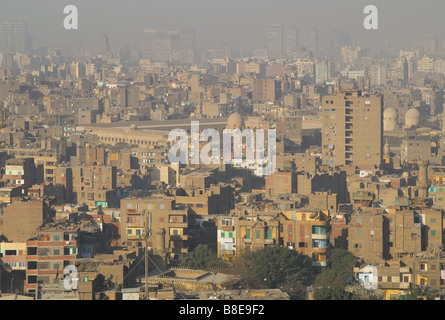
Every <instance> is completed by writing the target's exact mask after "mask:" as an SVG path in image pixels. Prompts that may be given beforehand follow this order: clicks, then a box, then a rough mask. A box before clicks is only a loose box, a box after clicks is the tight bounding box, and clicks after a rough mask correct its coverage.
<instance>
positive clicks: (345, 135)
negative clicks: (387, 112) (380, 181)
mask: <svg viewBox="0 0 445 320" xmlns="http://www.w3.org/2000/svg"><path fill="white" fill-rule="evenodd" d="M322 106H323V111H322V150H323V151H322V152H323V153H322V159H323V164H325V165H329V166H343V165H354V166H358V167H362V168H371V167H374V166H378V167H379V166H380V165H381V163H382V146H383V145H382V135H383V97H382V96H379V95H377V96H367V95H362V93H361V92H360V91H358V90H344V91H341V92H340V94H339V95H336V96H324V97H323V100H322Z"/></svg>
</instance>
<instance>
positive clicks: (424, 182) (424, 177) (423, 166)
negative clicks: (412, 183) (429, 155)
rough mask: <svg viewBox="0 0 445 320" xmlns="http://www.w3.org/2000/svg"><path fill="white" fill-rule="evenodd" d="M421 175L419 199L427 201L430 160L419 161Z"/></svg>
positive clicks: (418, 183) (418, 185)
mask: <svg viewBox="0 0 445 320" xmlns="http://www.w3.org/2000/svg"><path fill="white" fill-rule="evenodd" d="M417 164H418V165H419V174H418V175H417V190H418V194H419V198H422V199H426V197H427V196H428V171H427V168H428V160H419V161H418V162H417Z"/></svg>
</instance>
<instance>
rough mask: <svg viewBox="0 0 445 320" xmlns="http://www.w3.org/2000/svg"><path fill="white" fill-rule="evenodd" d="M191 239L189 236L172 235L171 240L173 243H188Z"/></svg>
mask: <svg viewBox="0 0 445 320" xmlns="http://www.w3.org/2000/svg"><path fill="white" fill-rule="evenodd" d="M188 239H189V235H188V234H174V235H170V240H173V241H187V240H188Z"/></svg>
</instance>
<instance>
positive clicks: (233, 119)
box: [226, 112, 244, 130]
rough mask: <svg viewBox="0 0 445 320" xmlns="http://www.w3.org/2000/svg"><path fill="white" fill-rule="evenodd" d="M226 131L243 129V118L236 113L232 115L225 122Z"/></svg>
mask: <svg viewBox="0 0 445 320" xmlns="http://www.w3.org/2000/svg"><path fill="white" fill-rule="evenodd" d="M226 128H227V129H230V130H234V129H240V130H241V129H243V128H244V119H243V117H242V116H241V115H240V114H239V113H238V112H235V113H232V114H231V115H230V117H229V119H228V120H227V126H226Z"/></svg>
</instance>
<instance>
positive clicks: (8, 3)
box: [0, 0, 445, 50]
mask: <svg viewBox="0 0 445 320" xmlns="http://www.w3.org/2000/svg"><path fill="white" fill-rule="evenodd" d="M68 4H73V5H76V6H77V7H78V9H79V30H71V31H67V30H65V29H64V28H63V19H64V14H63V8H64V6H65V5H68ZM368 4H373V5H375V6H377V8H378V9H379V30H373V31H367V30H365V29H364V28H363V19H364V17H365V16H366V15H365V14H363V8H364V7H365V6H366V5H368ZM443 12H445V2H444V1H442V0H424V1H421V2H419V1H414V0H404V1H402V0H391V1H387V0H373V1H369V0H366V1H363V0H336V1H332V0H330V1H329V0H311V1H309V0H274V1H272V0H236V1H235V0H224V1H216V0H168V1H166V0H148V1H143V0H126V1H116V0H94V1H87V0H69V1H66V2H62V1H60V0H39V1H35V0H18V1H17V0H15V1H14V0H3V1H2V10H1V12H0V21H8V20H23V21H26V22H27V23H28V27H29V28H28V30H29V32H30V33H31V34H32V36H33V38H34V46H35V47H37V46H38V45H63V46H68V45H70V44H72V43H75V42H83V43H84V44H85V45H87V46H88V45H89V46H91V48H92V49H96V41H97V39H98V37H99V36H100V35H101V34H103V33H105V34H107V35H108V36H109V38H110V44H111V47H112V48H116V47H119V46H120V45H121V44H123V43H125V42H130V43H134V42H135V41H138V40H139V39H140V37H141V34H142V31H143V30H144V29H151V28H155V29H156V28H161V27H165V26H167V27H168V26H170V27H171V28H172V29H193V30H194V31H195V34H196V47H197V49H198V50H202V49H205V48H208V47H213V46H215V45H216V42H217V40H219V39H227V40H229V41H230V43H231V45H232V47H234V48H236V49H239V48H243V49H245V50H252V49H255V48H256V47H257V46H258V45H259V44H260V43H262V44H265V40H266V37H265V35H266V29H267V25H268V24H269V23H279V24H281V25H283V26H284V27H287V26H289V27H291V26H295V27H296V28H298V29H300V30H305V29H311V28H317V29H319V31H320V43H321V49H323V48H327V47H328V45H329V39H327V37H328V36H329V35H330V33H331V31H334V30H344V31H347V32H350V33H351V34H352V37H353V39H354V40H357V41H358V42H359V43H360V44H362V45H364V46H370V47H372V46H384V45H385V42H387V43H388V44H390V45H392V46H395V47H401V48H403V47H409V46H411V45H413V43H414V42H416V41H417V40H418V39H419V38H420V37H421V36H422V35H423V34H427V33H431V34H436V35H437V36H438V38H439V47H442V41H443V39H442V38H441V31H442V30H443V29H444V24H445V22H444V21H443V18H442V15H443Z"/></svg>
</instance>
